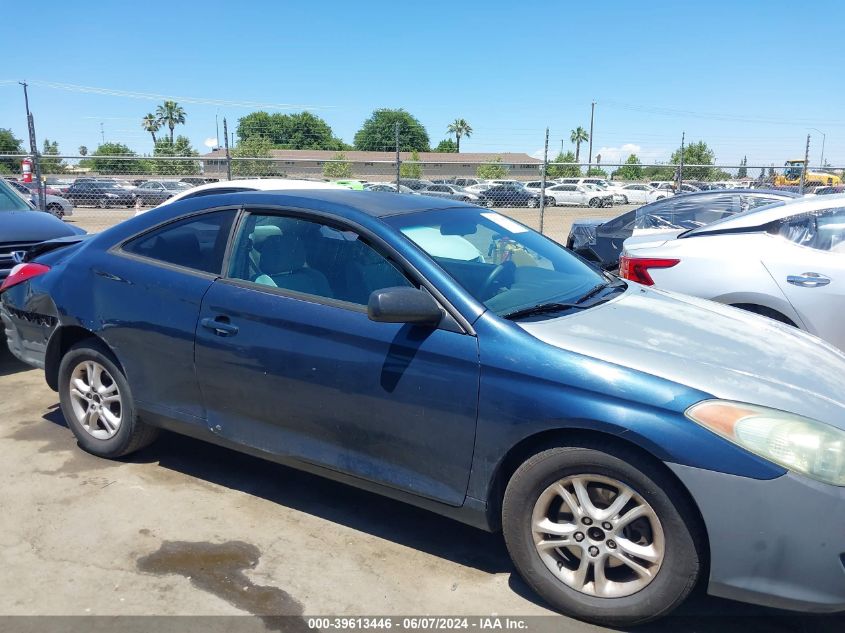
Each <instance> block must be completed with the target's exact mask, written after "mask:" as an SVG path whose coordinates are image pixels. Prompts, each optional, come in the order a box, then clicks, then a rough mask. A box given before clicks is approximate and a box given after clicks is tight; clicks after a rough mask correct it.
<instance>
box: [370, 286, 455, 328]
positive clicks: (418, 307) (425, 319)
mask: <svg viewBox="0 0 845 633" xmlns="http://www.w3.org/2000/svg"><path fill="white" fill-rule="evenodd" d="M367 316H368V317H369V318H370V320H371V321H377V322H380V323H418V324H426V325H437V324H438V323H440V320H441V319H442V318H443V312H442V311H441V309H440V306H439V305H437V302H436V301H435V300H434V298H432V296H431V295H430V294H428V293H427V292H425V291H424V290H418V289H416V288H406V287H404V286H402V287H397V288H382V289H381V290H375V291H373V292H372V294H370V301H369V303H368V305H367Z"/></svg>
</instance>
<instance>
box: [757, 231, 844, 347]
mask: <svg viewBox="0 0 845 633" xmlns="http://www.w3.org/2000/svg"><path fill="white" fill-rule="evenodd" d="M771 239H772V240H780V239H781V238H778V237H772V238H771ZM784 242H785V243H784V244H783V247H782V248H779V249H771V250H769V252H767V253H765V254H764V256H763V265H764V266H765V267H766V269H767V270H768V271H769V274H771V276H772V278H773V279H774V280H775V283H777V285H778V287H779V288H780V289H781V291H782V292H783V294H784V295H785V296H786V298H787V300H788V301H789V302H790V303H791V304H792V307H793V308H795V311H796V312H797V313H798V314H799V315H800V317H801V319H802V321H803V322H804V325H805V326H806V327H807V329H808V330H809V331H810V332H811V333H813V334H815V335H817V336H819V337H821V338H823V339H825V340H827V341H828V342H830V343H832V344H833V345H836V346H837V347H838V348H839V349H842V350H845V327H843V325H842V315H843V314H845V255H843V254H842V253H835V252H830V251H817V250H815V249H812V248H807V247H803V246H798V245H796V244H792V243H791V242H786V241H785V240H784ZM816 275H818V276H820V277H818V281H817V282H816V283H812V279H813V277H815V276H816ZM790 278H792V279H791V281H790Z"/></svg>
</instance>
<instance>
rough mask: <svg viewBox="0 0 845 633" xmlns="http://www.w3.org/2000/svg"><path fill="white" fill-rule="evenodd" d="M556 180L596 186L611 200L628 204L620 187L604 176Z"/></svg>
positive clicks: (569, 183) (563, 182)
mask: <svg viewBox="0 0 845 633" xmlns="http://www.w3.org/2000/svg"><path fill="white" fill-rule="evenodd" d="M557 182H559V183H561V184H566V185H592V186H594V187H598V188H599V189H601V190H602V191H606V192H608V193H609V194H611V195H612V196H613V202H615V203H617V204H628V198H627V197H625V196H624V195H623V194H622V187H621V186H619V185H618V184H616V183H611V182H608V181H607V180H605V179H604V178H595V177H592V176H591V177H589V178H558V179H557Z"/></svg>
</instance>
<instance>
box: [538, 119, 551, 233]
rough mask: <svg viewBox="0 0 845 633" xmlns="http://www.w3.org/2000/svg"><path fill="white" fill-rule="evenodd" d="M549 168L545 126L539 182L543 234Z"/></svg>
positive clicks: (541, 230) (547, 133) (547, 138)
mask: <svg viewBox="0 0 845 633" xmlns="http://www.w3.org/2000/svg"><path fill="white" fill-rule="evenodd" d="M548 170H549V128H546V145H545V148H544V149H543V179H542V182H541V183H540V234H541V235H542V234H543V218H544V215H545V212H546V172H547V171H548Z"/></svg>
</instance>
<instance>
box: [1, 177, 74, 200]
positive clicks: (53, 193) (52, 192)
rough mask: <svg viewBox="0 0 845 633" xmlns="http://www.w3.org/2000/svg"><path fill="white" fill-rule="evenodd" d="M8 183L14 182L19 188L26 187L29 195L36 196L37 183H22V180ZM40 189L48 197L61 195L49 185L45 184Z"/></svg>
mask: <svg viewBox="0 0 845 633" xmlns="http://www.w3.org/2000/svg"><path fill="white" fill-rule="evenodd" d="M9 182H14V183H15V184H17V185H20V186H21V187H26V188H27V189H28V190H29V191H30V193H35V194H36V195H38V183H37V182H23V181H22V180H10V181H9ZM42 189H43V190H44V193H45V194H46V195H48V196H61V195H62V192H61V191H59V190H58V189H54V188H53V187H51V186H50V185H48V184H46V183H45V184H44V186H43V187H42Z"/></svg>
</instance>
